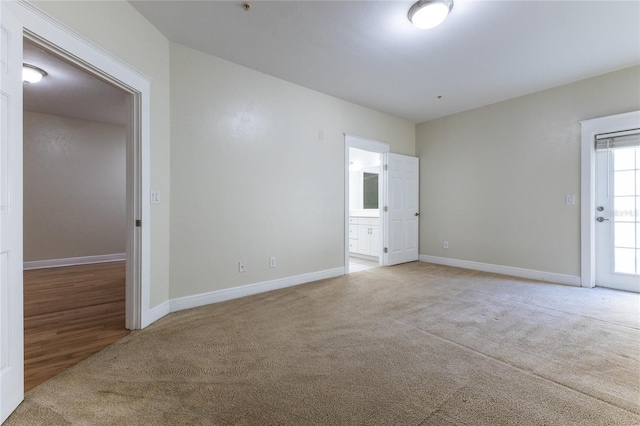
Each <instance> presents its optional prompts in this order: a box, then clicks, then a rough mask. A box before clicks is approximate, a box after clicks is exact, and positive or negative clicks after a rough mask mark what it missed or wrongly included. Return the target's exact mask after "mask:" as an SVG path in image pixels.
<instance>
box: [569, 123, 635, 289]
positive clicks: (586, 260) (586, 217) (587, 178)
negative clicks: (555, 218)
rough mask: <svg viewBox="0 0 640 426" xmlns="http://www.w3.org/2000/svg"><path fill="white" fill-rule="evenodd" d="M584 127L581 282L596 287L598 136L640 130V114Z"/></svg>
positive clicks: (582, 143) (581, 193)
mask: <svg viewBox="0 0 640 426" xmlns="http://www.w3.org/2000/svg"><path fill="white" fill-rule="evenodd" d="M580 125H581V134H582V136H581V164H580V166H581V167H580V179H581V181H580V183H581V191H580V195H581V202H580V261H581V267H580V269H581V270H580V275H581V276H580V282H581V286H582V287H589V288H591V287H595V286H596V282H595V255H596V252H595V223H596V215H595V196H596V189H595V188H596V162H595V158H596V149H595V138H596V135H599V134H603V133H612V132H617V131H622V130H629V129H637V128H639V127H640V111H632V112H627V113H624V114H617V115H610V116H607V117H599V118H594V119H591V120H584V121H581V122H580Z"/></svg>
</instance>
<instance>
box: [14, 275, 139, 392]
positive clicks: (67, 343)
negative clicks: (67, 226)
mask: <svg viewBox="0 0 640 426" xmlns="http://www.w3.org/2000/svg"><path fill="white" fill-rule="evenodd" d="M127 334H129V330H127V329H125V262H109V263H98V264H91V265H79V266H66V267H61V268H48V269H35V270H29V271H24V369H25V380H24V381H25V390H29V389H31V388H33V387H34V386H37V385H39V384H40V383H43V382H44V381H46V380H48V379H50V378H51V377H53V376H55V375H57V374H59V373H61V372H63V371H64V370H66V369H67V368H69V367H71V366H73V365H75V364H77V363H79V362H80V361H82V360H83V359H86V358H88V357H89V356H91V355H93V354H94V353H96V352H98V351H100V350H101V349H103V348H105V347H107V346H109V345H110V344H112V343H114V342H116V341H118V340H120V339H121V338H123V337H124V336H126V335H127Z"/></svg>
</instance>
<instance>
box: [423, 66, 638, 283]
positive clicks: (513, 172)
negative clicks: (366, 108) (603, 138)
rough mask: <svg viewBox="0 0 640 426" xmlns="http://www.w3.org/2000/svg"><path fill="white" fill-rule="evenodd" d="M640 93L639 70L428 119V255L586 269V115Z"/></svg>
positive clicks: (632, 101) (631, 105) (574, 271)
mask: <svg viewBox="0 0 640 426" xmlns="http://www.w3.org/2000/svg"><path fill="white" fill-rule="evenodd" d="M639 94H640V67H633V68H629V69H625V70H621V71H617V72H613V73H610V74H606V75H602V76H599V77H595V78H591V79H587V80H582V81H578V82H576V83H572V84H568V85H565V86H560V87H556V88H553V89H550V90H546V91H542V92H538V93H534V94H531V95H528V96H523V97H520V98H516V99H512V100H508V101H505V102H500V103H497V104H494V105H490V106H486V107H482V108H478V109H475V110H471V111H467V112H463V113H459V114H455V115H452V116H448V117H444V118H441V119H437V120H433V121H430V122H426V123H422V124H419V125H418V126H417V130H416V133H417V138H416V140H417V143H416V152H417V154H418V156H419V157H420V196H421V202H420V212H421V215H420V253H421V254H424V255H432V256H441V257H448V258H453V259H462V260H469V261H475V262H483V263H490V264H496V265H503V266H511V267H518V268H525V269H533V270H539V271H545V272H553V273H559V274H567V275H573V276H578V275H580V209H579V206H580V200H579V195H580V123H579V121H580V120H585V119H590V118H595V117H600V116H606V115H612V114H618V113H623V112H627V111H632V110H637V109H640V96H639ZM567 194H573V195H576V196H577V197H576V204H575V205H565V195H567ZM445 240H446V241H448V242H449V249H444V248H443V241H445Z"/></svg>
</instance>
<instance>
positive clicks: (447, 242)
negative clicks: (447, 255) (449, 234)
mask: <svg viewBox="0 0 640 426" xmlns="http://www.w3.org/2000/svg"><path fill="white" fill-rule="evenodd" d="M444 248H446V249H448V248H449V241H445V242H444Z"/></svg>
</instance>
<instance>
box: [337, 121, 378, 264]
mask: <svg viewBox="0 0 640 426" xmlns="http://www.w3.org/2000/svg"><path fill="white" fill-rule="evenodd" d="M349 148H357V149H362V150H364V151H370V152H377V153H379V154H380V155H381V158H380V161H381V162H383V158H382V156H383V155H384V154H385V153H387V152H389V144H387V143H384V142H379V141H376V140H373V139H367V138H363V137H362V136H356V135H352V134H349V133H344V273H345V275H347V274H349ZM381 174H382V179H379V178H378V185H380V191H381V192H382V197H378V199H379V200H380V201H381V202H380V203H379V204H378V210H379V211H380V213H379V217H380V232H381V235H382V247H381V248H380V250H381V251H380V258H379V263H380V265H382V266H385V264H384V258H385V256H384V253H383V252H382V250H383V247H386V246H387V241H386V238H387V237H386V232H385V224H384V222H385V221H384V220H383V219H384V216H383V214H384V213H383V206H382V205H383V203H384V201H382V200H385V199H386V193H385V191H386V189H385V188H386V182H387V181H386V179H387V173H385V172H384V170H383V171H382V173H381Z"/></svg>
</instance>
